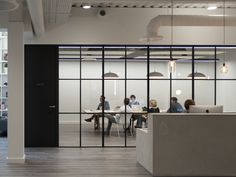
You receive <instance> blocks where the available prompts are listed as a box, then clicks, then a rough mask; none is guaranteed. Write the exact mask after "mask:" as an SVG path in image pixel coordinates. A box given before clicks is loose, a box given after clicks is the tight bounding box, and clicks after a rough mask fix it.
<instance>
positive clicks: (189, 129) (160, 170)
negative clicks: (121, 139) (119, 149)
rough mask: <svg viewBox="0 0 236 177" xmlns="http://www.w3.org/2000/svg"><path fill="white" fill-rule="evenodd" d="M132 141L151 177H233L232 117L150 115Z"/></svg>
mask: <svg viewBox="0 0 236 177" xmlns="http://www.w3.org/2000/svg"><path fill="white" fill-rule="evenodd" d="M136 141H137V142H136V146H137V161H138V162H139V163H140V164H141V165H142V166H143V167H144V168H146V169H147V170H148V171H149V172H150V173H151V174H152V175H153V176H236V114H231V113H229V114H228V113H222V114H219V113H218V114H213V113H209V114H207V113H200V114H191V113H179V114H174V113H173V114H169V113H159V114H150V115H149V119H148V129H138V130H137V137H136Z"/></svg>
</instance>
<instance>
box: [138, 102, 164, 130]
mask: <svg viewBox="0 0 236 177" xmlns="http://www.w3.org/2000/svg"><path fill="white" fill-rule="evenodd" d="M144 109H145V108H144ZM146 110H147V108H146ZM159 112H160V109H159V108H158V107H157V101H156V100H154V99H151V100H150V101H149V109H148V113H159ZM146 120H147V114H146V115H142V116H139V117H138V119H137V123H136V126H135V128H142V122H145V123H146V122H147V121H146Z"/></svg>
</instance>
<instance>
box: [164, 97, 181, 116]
mask: <svg viewBox="0 0 236 177" xmlns="http://www.w3.org/2000/svg"><path fill="white" fill-rule="evenodd" d="M170 100H171V105H170V108H169V109H168V110H167V112H170V113H181V112H183V111H184V109H183V107H182V106H181V104H180V103H178V99H177V98H176V97H171V99H170Z"/></svg>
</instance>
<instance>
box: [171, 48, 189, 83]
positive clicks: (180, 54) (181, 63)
mask: <svg viewBox="0 0 236 177" xmlns="http://www.w3.org/2000/svg"><path fill="white" fill-rule="evenodd" d="M172 57H173V60H174V61H175V62H176V69H175V72H173V73H172V78H173V79H175V78H178V79H187V77H188V75H189V74H190V73H191V72H192V48H189V47H184V48H183V47H174V48H172Z"/></svg>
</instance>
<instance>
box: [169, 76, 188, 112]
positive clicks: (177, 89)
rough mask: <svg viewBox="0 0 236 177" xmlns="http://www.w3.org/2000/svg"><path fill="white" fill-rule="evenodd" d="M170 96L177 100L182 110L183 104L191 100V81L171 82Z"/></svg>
mask: <svg viewBox="0 0 236 177" xmlns="http://www.w3.org/2000/svg"><path fill="white" fill-rule="evenodd" d="M172 86H173V87H172V96H173V97H176V98H177V99H178V102H179V103H180V104H181V105H182V107H183V109H185V108H184V102H185V100H187V99H192V81H191V80H173V81H172Z"/></svg>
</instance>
